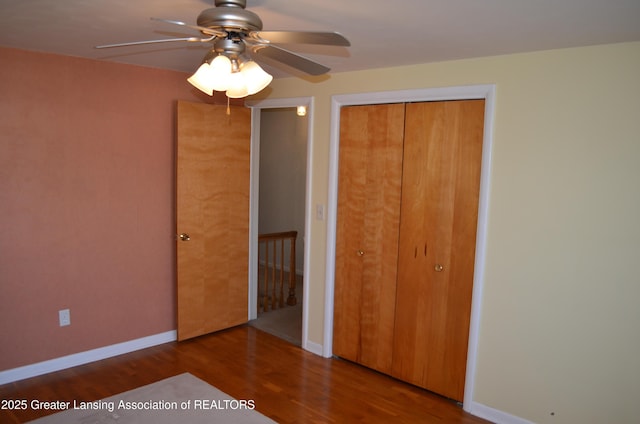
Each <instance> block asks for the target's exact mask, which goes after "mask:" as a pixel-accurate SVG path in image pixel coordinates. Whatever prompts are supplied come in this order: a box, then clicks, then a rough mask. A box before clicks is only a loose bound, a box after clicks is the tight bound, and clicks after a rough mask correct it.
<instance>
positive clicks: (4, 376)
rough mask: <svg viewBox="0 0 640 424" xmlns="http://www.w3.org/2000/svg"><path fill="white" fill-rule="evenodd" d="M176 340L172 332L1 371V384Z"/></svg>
mask: <svg viewBox="0 0 640 424" xmlns="http://www.w3.org/2000/svg"><path fill="white" fill-rule="evenodd" d="M175 340H177V332H176V331H175V330H172V331H167V332H166V333H160V334H154V335H152V336H147V337H142V338H140V339H135V340H130V341H128V342H122V343H117V344H114V345H110V346H105V347H100V348H97V349H92V350H87V351H85V352H80V353H74V354H72V355H68V356H63V357H60V358H56V359H50V360H48V361H44V362H38V363H35V364H31V365H25V366H23V367H18V368H13V369H10V370H6V371H0V384H7V383H11V382H14V381H18V380H24V379H26V378H31V377H35V376H38V375H43V374H47V373H50V372H54V371H60V370H63V369H66V368H71V367H76V366H78V365H83V364H87V363H89V362H94V361H99V360H101V359H106V358H110V357H112V356H118V355H122V354H123V353H129V352H133V351H136V350H140V349H145V348H147V347H151V346H156V345H159V344H163V343H168V342H173V341H175Z"/></svg>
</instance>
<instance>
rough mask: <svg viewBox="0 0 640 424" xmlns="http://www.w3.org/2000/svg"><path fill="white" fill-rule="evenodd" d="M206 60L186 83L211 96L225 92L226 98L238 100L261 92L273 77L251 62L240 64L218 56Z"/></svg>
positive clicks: (238, 61)
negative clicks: (214, 93)
mask: <svg viewBox="0 0 640 424" xmlns="http://www.w3.org/2000/svg"><path fill="white" fill-rule="evenodd" d="M208 60H209V59H208V58H206V59H205V62H204V63H203V64H202V65H200V67H199V68H198V70H197V71H196V72H195V73H194V74H193V75H192V76H190V77H189V78H187V81H189V83H190V84H191V85H193V86H194V87H196V88H197V89H198V90H200V91H202V92H204V93H207V94H208V95H210V96H213V92H214V91H226V94H227V96H228V97H230V98H232V99H239V98H242V97H246V96H249V95H251V94H255V93H257V92H259V91H261V90H263V89H264V88H265V87H266V86H267V85H269V84H270V83H271V81H272V80H273V77H272V76H271V75H269V74H268V73H267V72H265V71H264V70H263V69H262V68H261V67H260V65H258V64H257V63H256V62H254V61H252V60H247V61H244V62H242V63H240V60H239V59H237V58H233V59H230V58H229V57H227V56H226V55H225V54H219V55H218V56H216V57H214V58H213V60H211V63H209V62H208Z"/></svg>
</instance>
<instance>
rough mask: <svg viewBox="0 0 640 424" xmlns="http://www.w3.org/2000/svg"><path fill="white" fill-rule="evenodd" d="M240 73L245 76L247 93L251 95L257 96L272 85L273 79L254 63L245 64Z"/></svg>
mask: <svg viewBox="0 0 640 424" xmlns="http://www.w3.org/2000/svg"><path fill="white" fill-rule="evenodd" d="M240 73H241V74H242V75H243V76H244V81H245V84H246V85H247V92H248V94H249V95H251V94H256V93H257V92H259V91H261V90H263V89H264V88H265V87H266V86H267V85H269V84H270V83H271V80H273V77H272V76H271V75H269V74H268V73H266V72H265V71H264V70H263V69H262V68H261V67H260V65H258V64H257V63H256V62H254V61H249V62H245V63H243V64H242V67H241V68H240Z"/></svg>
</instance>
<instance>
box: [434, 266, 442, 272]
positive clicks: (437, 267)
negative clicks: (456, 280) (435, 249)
mask: <svg viewBox="0 0 640 424" xmlns="http://www.w3.org/2000/svg"><path fill="white" fill-rule="evenodd" d="M433 269H435V270H436V272H442V270H443V269H444V268H443V267H442V265H440V264H436V266H434V267H433Z"/></svg>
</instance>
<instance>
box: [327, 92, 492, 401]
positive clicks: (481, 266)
mask: <svg viewBox="0 0 640 424" xmlns="http://www.w3.org/2000/svg"><path fill="white" fill-rule="evenodd" d="M463 99H484V100H485V115H484V135H483V144H482V165H481V171H480V196H479V204H478V224H477V232H476V255H475V265H474V275H473V293H472V298H471V318H470V328H469V344H468V352H467V371H466V375H465V389H464V401H463V408H464V409H465V410H466V411H469V410H470V409H471V407H472V403H473V389H474V386H475V375H476V362H477V353H478V335H479V328H480V313H481V300H482V290H483V286H484V273H485V254H486V241H487V224H488V212H489V182H490V181H489V179H490V171H491V151H492V149H491V146H492V143H493V118H494V108H495V85H493V84H489V85H470V86H458V87H443V88H427V89H416V90H402V91H386V92H377V93H361V94H343V95H334V96H332V98H331V124H330V128H331V139H330V147H329V149H330V150H329V155H330V157H329V187H328V190H329V191H328V195H329V198H328V203H327V264H326V281H325V307H324V343H323V352H322V354H323V356H325V357H330V356H332V350H333V312H334V309H333V296H334V282H335V259H336V215H337V205H338V158H339V147H340V108H341V107H342V106H347V105H367V104H383V103H404V102H424V101H439V100H463Z"/></svg>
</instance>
